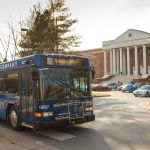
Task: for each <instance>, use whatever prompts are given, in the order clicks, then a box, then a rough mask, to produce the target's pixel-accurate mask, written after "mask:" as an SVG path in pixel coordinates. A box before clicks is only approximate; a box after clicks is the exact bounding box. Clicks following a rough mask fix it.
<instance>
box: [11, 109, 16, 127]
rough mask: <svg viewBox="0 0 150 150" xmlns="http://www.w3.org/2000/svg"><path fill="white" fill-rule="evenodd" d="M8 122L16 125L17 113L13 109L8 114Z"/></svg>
mask: <svg viewBox="0 0 150 150" xmlns="http://www.w3.org/2000/svg"><path fill="white" fill-rule="evenodd" d="M10 124H11V125H12V126H13V127H16V125H17V114H16V112H15V111H14V110H13V111H12V112H11V114H10Z"/></svg>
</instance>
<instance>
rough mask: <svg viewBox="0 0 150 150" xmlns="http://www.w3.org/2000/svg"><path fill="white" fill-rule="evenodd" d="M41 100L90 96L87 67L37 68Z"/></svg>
mask: <svg viewBox="0 0 150 150" xmlns="http://www.w3.org/2000/svg"><path fill="white" fill-rule="evenodd" d="M39 75H40V90H41V99H42V100H61V99H63V100H64V99H76V98H82V97H85V96H91V91H90V71H89V70H88V69H77V68H76V69H72V68H44V69H39Z"/></svg>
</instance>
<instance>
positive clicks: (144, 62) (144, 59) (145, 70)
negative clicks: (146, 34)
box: [143, 45, 147, 75]
mask: <svg viewBox="0 0 150 150" xmlns="http://www.w3.org/2000/svg"><path fill="white" fill-rule="evenodd" d="M146 61H147V59H146V46H145V45H143V75H146V74H147V67H146Z"/></svg>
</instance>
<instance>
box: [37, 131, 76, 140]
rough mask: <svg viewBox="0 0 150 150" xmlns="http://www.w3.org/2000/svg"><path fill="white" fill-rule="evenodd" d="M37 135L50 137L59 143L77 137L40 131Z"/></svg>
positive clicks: (56, 132)
mask: <svg viewBox="0 0 150 150" xmlns="http://www.w3.org/2000/svg"><path fill="white" fill-rule="evenodd" d="M37 133H38V134H41V135H44V136H48V137H50V138H53V139H55V140H58V141H65V140H69V139H72V138H75V137H76V136H75V135H71V134H67V133H63V132H58V131H53V130H44V131H38V132H37Z"/></svg>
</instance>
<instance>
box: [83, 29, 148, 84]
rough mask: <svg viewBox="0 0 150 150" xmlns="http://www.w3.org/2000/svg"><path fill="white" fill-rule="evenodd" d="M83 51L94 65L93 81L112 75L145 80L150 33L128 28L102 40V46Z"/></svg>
mask: <svg viewBox="0 0 150 150" xmlns="http://www.w3.org/2000/svg"><path fill="white" fill-rule="evenodd" d="M83 53H84V54H87V55H88V56H90V62H91V65H92V66H93V67H95V71H96V75H95V80H94V82H95V83H98V82H99V81H100V80H99V79H102V78H103V79H105V77H109V76H112V75H113V76H118V77H119V76H124V77H125V76H126V77H128V78H130V79H131V77H132V79H133V80H134V79H138V80H139V81H140V80H145V81H146V82H147V80H146V79H148V78H149V77H150V33H147V32H143V31H139V30H135V29H128V30H127V31H126V32H124V33H123V34H121V35H120V36H119V37H117V38H116V39H114V40H110V41H104V42H102V48H98V49H90V50H86V51H83Z"/></svg>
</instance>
